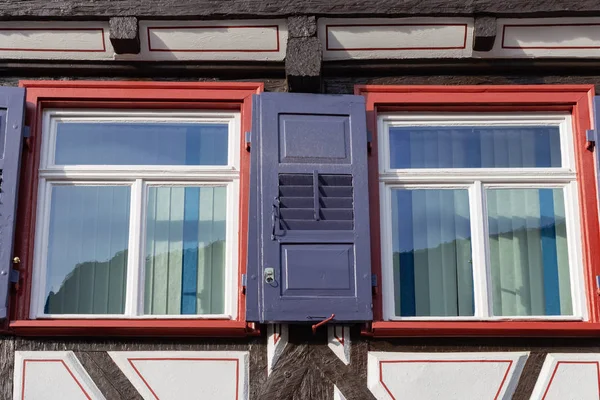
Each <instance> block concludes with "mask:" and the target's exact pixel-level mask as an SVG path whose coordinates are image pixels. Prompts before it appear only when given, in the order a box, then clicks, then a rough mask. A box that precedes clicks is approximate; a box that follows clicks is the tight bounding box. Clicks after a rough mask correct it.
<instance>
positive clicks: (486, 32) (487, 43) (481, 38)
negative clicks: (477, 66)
mask: <svg viewBox="0 0 600 400" xmlns="http://www.w3.org/2000/svg"><path fill="white" fill-rule="evenodd" d="M496 26H497V23H496V17H477V18H475V32H474V35H473V36H474V38H473V50H475V51H490V50H492V48H493V47H494V42H495V41H496Z"/></svg>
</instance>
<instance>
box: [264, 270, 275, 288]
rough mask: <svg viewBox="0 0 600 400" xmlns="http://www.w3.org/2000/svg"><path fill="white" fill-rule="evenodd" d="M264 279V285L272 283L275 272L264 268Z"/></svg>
mask: <svg viewBox="0 0 600 400" xmlns="http://www.w3.org/2000/svg"><path fill="white" fill-rule="evenodd" d="M264 277H265V282H266V283H269V284H270V283H273V282H274V281H275V270H274V269H273V268H265V272H264Z"/></svg>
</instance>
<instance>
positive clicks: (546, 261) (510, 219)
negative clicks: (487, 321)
mask: <svg viewBox="0 0 600 400" xmlns="http://www.w3.org/2000/svg"><path fill="white" fill-rule="evenodd" d="M486 196H487V208H488V223H489V243H490V259H491V273H492V282H491V284H492V301H493V313H494V315H498V316H507V315H509V316H523V315H572V313H573V305H572V302H571V284H570V278H569V262H568V251H567V228H566V224H565V205H564V196H563V191H562V189H489V190H487V191H486Z"/></svg>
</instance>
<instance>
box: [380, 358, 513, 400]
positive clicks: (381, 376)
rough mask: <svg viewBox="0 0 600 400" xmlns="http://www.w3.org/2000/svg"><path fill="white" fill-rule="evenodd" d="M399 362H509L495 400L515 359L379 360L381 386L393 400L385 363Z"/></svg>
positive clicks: (495, 399) (394, 399)
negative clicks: (386, 376)
mask: <svg viewBox="0 0 600 400" xmlns="http://www.w3.org/2000/svg"><path fill="white" fill-rule="evenodd" d="M399 363H413V364H414V363H469V364H471V363H508V366H507V367H506V372H504V376H503V377H502V381H501V382H500V387H499V388H498V390H497V391H496V395H495V396H494V400H497V399H498V396H499V395H500V392H502V387H503V386H504V383H505V382H506V378H508V373H509V372H510V369H511V368H512V365H513V361H512V360H382V361H379V382H380V383H381V386H383V388H384V389H385V390H386V391H387V392H388V394H389V395H390V397H391V398H392V400H396V398H395V397H394V395H393V394H392V392H391V391H390V389H389V388H388V387H387V385H386V384H385V383H384V382H383V364H399Z"/></svg>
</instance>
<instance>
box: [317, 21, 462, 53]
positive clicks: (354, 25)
mask: <svg viewBox="0 0 600 400" xmlns="http://www.w3.org/2000/svg"><path fill="white" fill-rule="evenodd" d="M356 26H358V27H363V26H365V27H386V26H461V27H464V30H465V33H464V39H463V45H462V46H437V47H343V48H330V47H329V28H330V27H335V28H346V27H356ZM467 33H468V29H467V24H331V25H325V50H327V51H374V50H376V51H403V50H464V49H466V48H467Z"/></svg>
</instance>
